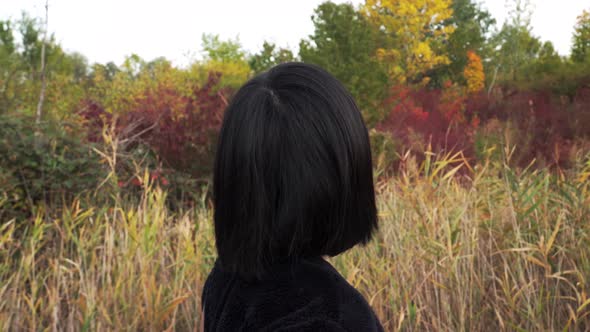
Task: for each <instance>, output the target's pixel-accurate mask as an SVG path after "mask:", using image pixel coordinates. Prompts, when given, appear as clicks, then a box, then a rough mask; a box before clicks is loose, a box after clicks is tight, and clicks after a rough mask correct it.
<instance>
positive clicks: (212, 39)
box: [191, 34, 251, 88]
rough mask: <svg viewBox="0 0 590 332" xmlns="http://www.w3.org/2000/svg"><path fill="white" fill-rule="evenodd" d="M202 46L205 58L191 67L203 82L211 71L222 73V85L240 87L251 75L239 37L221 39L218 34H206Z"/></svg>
mask: <svg viewBox="0 0 590 332" xmlns="http://www.w3.org/2000/svg"><path fill="white" fill-rule="evenodd" d="M201 47H202V49H203V55H204V58H205V59H204V61H203V62H201V63H196V64H194V65H193V66H192V68H191V69H192V70H193V71H196V72H198V73H199V76H200V77H201V80H202V82H203V83H204V82H205V81H206V80H207V77H208V76H209V73H210V72H218V73H220V74H221V75H222V76H221V82H220V85H221V86H229V87H231V88H238V87H239V86H241V85H242V84H243V83H244V82H245V81H246V80H247V79H248V77H250V75H251V69H250V65H249V64H248V61H247V60H246V52H245V51H244V50H243V48H242V45H241V44H240V41H239V39H238V38H236V39H234V40H232V39H229V40H221V39H220V38H219V36H218V35H207V34H205V35H203V39H202V45H201Z"/></svg>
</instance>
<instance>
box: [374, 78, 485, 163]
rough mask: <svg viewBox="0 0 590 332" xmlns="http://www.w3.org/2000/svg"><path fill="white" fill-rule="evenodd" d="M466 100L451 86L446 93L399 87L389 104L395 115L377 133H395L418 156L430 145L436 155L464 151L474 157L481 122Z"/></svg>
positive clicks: (381, 123) (393, 91) (388, 101)
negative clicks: (467, 107)
mask: <svg viewBox="0 0 590 332" xmlns="http://www.w3.org/2000/svg"><path fill="white" fill-rule="evenodd" d="M465 99H466V98H465V96H463V95H462V94H461V93H460V92H459V90H457V89H455V88H454V87H452V86H450V85H447V88H445V89H444V90H438V89H426V88H423V89H414V88H411V87H407V86H396V87H394V88H393V89H392V90H391V97H390V98H389V99H388V100H387V104H389V105H391V111H390V112H389V114H388V115H387V117H386V118H385V119H384V120H383V121H381V122H380V123H378V124H377V126H376V129H377V130H379V131H386V132H389V133H391V134H392V135H393V136H394V137H395V138H396V139H397V140H399V141H401V142H402V144H403V145H405V146H406V147H408V148H411V149H412V150H413V151H414V152H417V153H421V152H424V151H421V149H422V148H423V147H424V146H425V144H430V145H431V147H432V149H433V151H437V152H451V151H463V153H464V154H465V155H466V156H467V157H473V144H472V143H473V133H474V130H475V129H476V128H477V126H478V125H479V119H478V118H477V115H476V114H475V113H474V112H471V111H470V110H469V109H466V107H465V106H466V105H465ZM416 140H418V141H416Z"/></svg>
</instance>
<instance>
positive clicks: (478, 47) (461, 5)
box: [430, 0, 496, 87]
mask: <svg viewBox="0 0 590 332" xmlns="http://www.w3.org/2000/svg"><path fill="white" fill-rule="evenodd" d="M451 8H452V9H453V15H452V16H451V18H450V19H449V20H448V21H447V22H446V24H447V25H451V26H454V27H455V31H454V32H453V34H452V35H451V36H450V37H449V39H448V43H446V44H444V49H443V52H444V53H445V54H447V56H448V58H449V61H450V63H449V64H448V65H446V66H443V67H441V68H440V69H439V70H437V71H436V73H435V74H433V75H432V81H431V83H430V84H431V85H433V86H437V87H440V86H442V84H443V83H444V81H446V80H451V81H453V82H459V83H461V84H466V83H467V82H465V78H464V76H463V71H464V69H465V67H466V66H467V64H468V62H469V58H468V53H469V52H470V51H471V52H475V53H476V54H477V55H478V56H480V57H481V58H482V60H484V61H485V60H486V59H487V58H488V57H489V56H490V53H491V49H490V45H489V43H488V34H489V32H490V29H491V28H492V27H493V26H494V25H495V24H496V20H495V19H494V18H493V17H492V16H491V14H490V13H489V12H488V11H487V10H485V9H483V8H482V7H481V5H479V4H477V3H475V2H473V1H472V0H454V1H453V4H452V6H451Z"/></svg>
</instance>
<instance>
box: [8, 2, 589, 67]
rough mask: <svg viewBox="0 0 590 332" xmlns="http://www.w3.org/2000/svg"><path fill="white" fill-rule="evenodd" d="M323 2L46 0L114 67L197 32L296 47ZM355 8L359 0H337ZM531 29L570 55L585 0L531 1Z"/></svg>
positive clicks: (190, 48)
mask: <svg viewBox="0 0 590 332" xmlns="http://www.w3.org/2000/svg"><path fill="white" fill-rule="evenodd" d="M321 2H323V0H295V1H294V0H166V1H162V0H160V1H153V0H143V1H142V0H118V1H116V0H49V30H50V31H51V32H53V33H55V37H56V38H57V40H58V41H59V42H60V43H61V45H62V46H63V47H64V48H65V49H66V50H68V51H77V52H80V53H82V54H83V55H85V56H86V57H87V58H88V59H89V61H90V62H91V63H92V62H101V63H105V62H108V61H114V62H115V63H117V64H120V63H121V62H122V61H123V59H124V58H125V56H127V55H130V54H132V53H136V54H138V55H139V56H141V57H142V58H144V59H146V60H151V59H153V58H155V57H159V56H164V57H166V58H168V59H170V60H172V61H173V62H174V63H176V64H180V65H182V64H185V63H188V62H189V61H190V60H192V59H195V58H197V57H198V56H199V54H200V53H199V51H200V43H201V36H202V34H203V33H214V34H219V35H220V36H221V37H222V38H224V39H225V38H234V37H236V36H239V39H240V42H241V43H242V45H243V46H244V48H245V49H246V50H247V51H249V52H251V53H254V52H256V51H258V50H259V49H260V48H261V47H262V42H263V41H264V40H268V41H272V42H275V43H276V44H278V45H280V46H283V47H285V46H287V47H289V48H291V49H293V50H296V49H297V47H298V44H299V40H300V39H301V38H303V37H307V36H308V35H309V34H311V33H312V32H313V24H312V22H311V19H310V16H311V15H312V14H313V9H314V8H315V7H317V5H318V4H320V3H321ZM334 2H338V3H340V2H352V3H353V4H355V5H358V4H360V3H362V2H363V0H350V1H343V0H336V1H334ZM505 2H506V1H505V0H482V3H483V4H484V7H486V8H487V9H488V10H489V11H490V13H491V14H492V15H493V16H494V17H495V18H496V19H497V21H498V23H499V24H498V25H499V26H500V25H501V23H502V22H503V21H504V19H505V17H506V15H507V9H506V8H505ZM531 2H532V4H533V6H534V10H535V12H534V14H533V17H532V26H533V34H535V35H536V36H540V37H541V39H542V40H550V41H552V42H553V43H554V45H555V47H556V49H557V50H558V52H559V53H560V54H562V55H566V54H569V50H570V45H571V37H572V31H573V26H574V24H575V20H576V17H577V16H578V15H579V14H581V13H582V10H583V9H585V8H589V9H590V1H589V0H531ZM44 4H45V0H0V19H7V18H13V19H18V18H20V15H21V12H22V11H23V10H24V11H26V12H28V13H29V14H30V15H31V16H34V17H39V18H42V17H44Z"/></svg>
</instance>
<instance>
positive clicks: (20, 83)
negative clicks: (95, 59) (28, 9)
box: [0, 14, 88, 118]
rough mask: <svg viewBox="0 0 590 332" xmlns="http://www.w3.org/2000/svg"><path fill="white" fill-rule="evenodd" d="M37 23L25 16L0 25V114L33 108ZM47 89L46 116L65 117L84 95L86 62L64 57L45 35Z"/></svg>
mask: <svg viewBox="0 0 590 332" xmlns="http://www.w3.org/2000/svg"><path fill="white" fill-rule="evenodd" d="M41 31H42V28H41V26H40V24H39V22H38V21H37V20H35V19H33V18H31V17H29V16H28V15H26V14H23V15H22V17H21V18H20V19H19V20H17V21H3V22H0V112H8V111H16V110H19V111H23V112H26V113H32V112H33V110H34V109H35V107H36V105H37V102H38V98H39V91H40V87H41V75H40V64H41V48H42V45H43V42H42V40H41V37H42V34H41ZM46 65H47V71H46V79H47V81H48V82H49V83H50V84H49V85H48V86H47V92H46V98H45V106H44V109H46V110H47V112H44V113H48V114H49V115H50V116H58V117H60V118H64V117H67V116H69V115H71V114H72V113H73V112H72V110H73V108H75V107H76V106H77V104H78V102H79V101H80V99H81V98H82V96H83V94H84V84H85V82H86V81H87V78H88V64H87V61H86V59H85V58H84V57H83V56H82V55H80V54H77V53H72V54H68V53H66V52H64V50H63V49H62V48H61V46H60V45H59V44H58V43H57V42H56V41H55V38H54V36H49V38H48V40H47V45H46Z"/></svg>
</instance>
